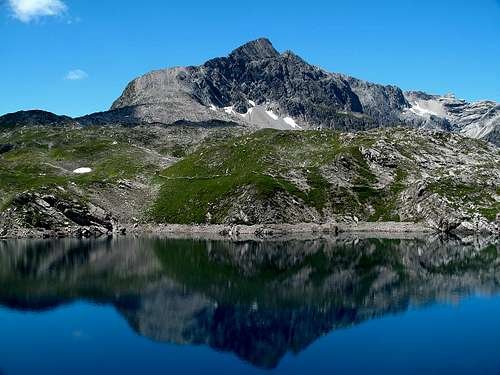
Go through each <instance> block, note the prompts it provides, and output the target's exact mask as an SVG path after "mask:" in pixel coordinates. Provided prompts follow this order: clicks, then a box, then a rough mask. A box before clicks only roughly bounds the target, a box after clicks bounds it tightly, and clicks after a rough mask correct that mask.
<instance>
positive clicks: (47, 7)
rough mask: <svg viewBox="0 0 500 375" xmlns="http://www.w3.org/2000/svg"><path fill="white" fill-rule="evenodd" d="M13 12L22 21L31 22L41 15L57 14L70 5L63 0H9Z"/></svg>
mask: <svg viewBox="0 0 500 375" xmlns="http://www.w3.org/2000/svg"><path fill="white" fill-rule="evenodd" d="M8 4H9V6H10V8H11V10H12V14H13V15H14V17H15V18H17V19H18V20H19V21H21V22H25V23H28V22H31V21H32V20H35V19H38V18H40V17H48V16H57V15H60V14H62V13H64V12H65V11H66V10H67V9H68V7H67V6H66V4H65V3H64V2H62V1H61V0H8Z"/></svg>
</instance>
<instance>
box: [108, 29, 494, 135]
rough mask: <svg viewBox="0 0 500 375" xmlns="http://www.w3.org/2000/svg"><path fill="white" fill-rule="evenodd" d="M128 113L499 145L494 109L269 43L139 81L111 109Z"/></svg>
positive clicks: (150, 119)
mask: <svg viewBox="0 0 500 375" xmlns="http://www.w3.org/2000/svg"><path fill="white" fill-rule="evenodd" d="M256 106H257V108H254V107H256ZM126 108H134V113H135V119H136V120H138V121H145V122H159V123H165V124H170V123H175V122H178V121H194V122H196V121H207V119H214V120H221V121H228V120H229V119H228V117H229V118H230V119H231V120H232V121H235V122H238V123H241V124H253V125H256V126H258V127H274V128H278V129H284V128H287V127H288V128H291V129H297V128H299V127H302V128H316V127H327V128H337V129H341V130H366V129H370V128H374V127H379V126H384V127H385V126H396V125H402V124H404V125H407V126H412V127H426V128H434V129H440V130H447V131H458V132H461V133H462V134H464V135H466V136H469V137H473V138H485V139H487V140H488V141H491V142H493V143H497V144H498V130H496V129H498V127H499V121H500V114H499V113H500V111H499V105H498V104H497V103H495V102H492V101H483V102H478V103H467V102H465V101H463V100H458V99H455V98H454V97H452V96H444V97H441V96H435V95H429V94H426V93H422V92H407V93H403V91H402V90H401V89H400V88H398V87H396V86H383V85H378V84H374V83H370V82H366V81H363V80H359V79H356V78H352V77H349V76H345V75H342V74H336V73H329V72H326V71H324V70H322V69H320V68H318V67H315V66H313V65H310V64H308V63H307V62H305V61H304V60H303V59H301V58H300V57H299V56H297V55H295V54H294V53H293V52H290V51H286V52H284V53H282V54H280V53H279V52H278V51H276V50H275V49H274V47H273V46H272V44H271V42H270V41H269V40H267V39H258V40H255V41H252V42H249V43H247V44H245V45H243V46H242V47H240V48H238V49H236V50H235V51H233V52H232V53H231V54H230V55H229V56H228V57H223V58H216V59H213V60H210V61H208V62H206V63H205V64H203V65H202V66H198V67H184V68H171V69H165V70H159V71H155V72H151V73H148V74H146V75H144V76H142V77H140V78H137V79H135V80H134V81H132V82H131V83H130V84H129V85H128V86H127V88H126V89H125V91H124V93H123V94H122V95H121V96H120V98H118V99H117V100H116V101H115V103H114V104H113V106H112V110H118V109H122V110H123V109H126ZM256 110H260V112H261V113H267V115H268V116H270V117H272V118H273V119H274V120H275V121H276V120H277V119H278V118H279V119H287V120H288V121H285V122H284V124H283V122H281V123H278V122H276V123H275V122H273V121H271V122H270V121H266V119H265V116H255V115H254V116H251V114H252V112H253V111H254V112H255V111H256ZM290 124H297V125H298V126H290Z"/></svg>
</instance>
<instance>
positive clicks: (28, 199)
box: [0, 192, 113, 237]
mask: <svg viewBox="0 0 500 375" xmlns="http://www.w3.org/2000/svg"><path fill="white" fill-rule="evenodd" d="M0 227H2V228H10V229H12V228H15V227H20V228H34V229H35V230H38V231H40V232H44V233H45V234H46V235H47V236H54V235H60V236H67V235H76V236H81V237H88V236H91V235H103V234H107V233H111V232H112V231H113V219H112V218H111V217H110V215H109V214H108V213H106V212H105V211H104V210H103V209H101V208H100V207H97V206H95V205H93V204H91V203H88V204H86V203H81V202H77V201H75V200H70V199H64V198H61V197H57V196H54V195H49V194H39V193H28V192H25V193H20V194H18V195H17V196H16V197H14V199H13V202H12V206H11V207H10V208H9V209H8V210H6V211H5V212H2V213H1V214H0ZM1 235H2V233H0V236H1Z"/></svg>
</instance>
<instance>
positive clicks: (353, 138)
mask: <svg viewBox="0 0 500 375" xmlns="http://www.w3.org/2000/svg"><path fill="white" fill-rule="evenodd" d="M459 149H460V150H461V151H460V152H461V153H459V152H458V150H459ZM447 166H448V168H447ZM450 172H453V175H450V174H449V173H450ZM498 172H499V155H498V151H496V152H495V149H493V148H491V147H490V146H487V145H485V144H483V143H482V142H476V141H471V140H465V139H463V138H460V137H456V136H453V135H449V134H442V133H435V134H433V137H429V134H427V133H418V132H416V131H411V130H408V129H396V130H394V129H392V130H387V131H386V130H378V131H373V132H366V133H357V134H355V135H352V134H341V133H338V132H334V131H301V132H286V131H276V130H262V131H259V132H257V133H253V134H251V135H247V136H242V137H239V138H235V139H231V140H229V141H225V142H219V143H216V144H213V143H212V144H206V145H204V147H202V148H200V149H199V150H198V151H197V152H195V153H193V154H191V155H189V156H187V157H186V158H184V159H183V160H181V161H180V162H178V163H176V164H175V165H173V166H171V167H169V168H167V169H166V170H165V171H163V172H162V173H161V177H162V179H163V184H162V189H161V192H160V195H159V197H158V199H157V201H156V202H155V204H154V206H153V209H152V211H151V212H152V217H153V218H154V219H155V220H156V221H160V222H172V223H203V222H213V223H224V222H235V223H255V222H266V220H267V218H276V217H278V218H281V219H282V220H283V221H286V222H295V221H297V222H300V221H318V220H319V221H326V220H329V219H332V218H334V219H335V218H336V219H339V218H341V217H344V216H351V217H353V216H356V217H357V218H358V219H360V220H368V221H399V220H413V221H419V220H424V219H426V217H425V215H427V214H428V213H425V212H422V213H421V215H419V213H418V212H417V210H415V209H413V208H412V207H409V206H408V202H406V201H405V199H406V198H405V197H404V194H405V193H409V194H410V196H409V197H407V200H408V201H409V202H411V203H414V204H417V200H418V199H415V198H414V197H412V196H411V194H413V190H414V189H415V186H416V185H418V183H422V184H423V189H424V191H423V192H421V193H420V194H421V195H422V196H423V197H426V198H428V199H427V201H428V202H429V204H431V203H432V204H433V205H434V206H433V209H436V210H437V211H440V210H442V209H444V208H450V209H456V210H462V209H463V210H464V212H468V213H469V214H470V215H471V216H473V215H476V214H477V215H481V216H482V217H484V218H485V219H487V220H488V221H492V220H494V219H495V216H496V214H497V213H498V212H499V207H500V206H499V202H498V200H496V199H498V195H499V191H498V188H496V186H498V184H497V183H498V178H499V176H498ZM431 198H432V199H431ZM284 201H286V202H287V203H284ZM438 201H443V202H445V204H444V206H445V207H442V208H440V207H438V206H436V205H437V204H438V203H437V202H438ZM289 202H293V203H292V205H293V206H294V207H292V208H294V209H295V212H290V213H288V210H289V209H290V207H289V206H287V204H289ZM240 211H243V212H240ZM292 211H293V210H292ZM270 212H277V213H276V214H275V215H269V213H270Z"/></svg>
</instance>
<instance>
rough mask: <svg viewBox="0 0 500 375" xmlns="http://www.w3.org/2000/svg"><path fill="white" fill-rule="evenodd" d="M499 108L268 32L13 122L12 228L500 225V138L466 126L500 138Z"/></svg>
mask: <svg viewBox="0 0 500 375" xmlns="http://www.w3.org/2000/svg"><path fill="white" fill-rule="evenodd" d="M499 118H500V117H499V106H498V104H497V103H495V102H491V101H484V102H478V103H467V102H465V101H463V100H459V99H456V98H455V97H454V96H452V95H447V96H442V97H441V96H435V95H429V94H426V93H422V92H403V91H402V90H401V89H399V88H398V87H395V86H383V85H378V84H374V83H370V82H366V81H362V80H359V79H356V78H352V77H348V76H346V75H342V74H336V73H329V72H326V71H324V70H323V69H320V68H318V67H315V66H313V65H310V64H308V63H307V62H305V61H304V60H303V59H301V58H300V57H298V56H297V55H295V54H294V53H292V52H290V51H287V52H284V53H280V52H278V51H277V50H276V49H275V48H274V47H273V46H272V44H271V42H269V41H268V40H267V39H258V40H255V41H252V42H250V43H247V44H245V45H243V46H242V47H240V48H238V49H236V50H235V51H233V52H232V53H230V54H229V56H227V57H222V58H216V59H213V60H210V61H208V62H206V63H205V64H203V65H201V66H190V67H178V68H171V69H164V70H159V71H155V72H151V73H148V74H146V75H144V76H142V77H139V78H137V79H135V80H133V81H132V82H131V83H130V84H129V85H128V86H127V88H126V89H125V91H124V92H123V94H122V95H121V96H120V97H119V98H118V99H117V100H116V101H115V102H114V103H113V105H112V108H111V109H110V110H109V111H106V112H101V113H94V114H90V115H87V116H83V117H80V118H74V119H72V118H69V117H66V116H57V115H54V114H51V113H48V112H43V111H25V112H18V113H14V114H8V115H5V116H3V117H0V237H1V236H14V237H16V236H18V237H19V236H25V235H37V236H48V235H74V234H77V235H81V234H83V233H85V234H88V233H104V232H108V231H109V232H112V231H115V232H116V231H117V230H118V229H119V228H121V227H122V225H133V224H138V223H142V224H145V225H146V224H147V225H149V224H151V225H153V224H154V225H157V224H165V223H167V224H179V223H181V224H221V225H239V224H248V225H253V224H259V225H260V224H263V225H266V224H290V223H292V224H299V223H308V224H311V223H320V224H325V225H329V224H330V223H356V222H358V221H362V222H366V221H368V222H381V221H384V222H387V221H390V222H394V221H404V222H414V223H415V222H417V223H420V224H422V225H425V226H427V227H429V228H432V229H433V230H436V231H444V232H449V231H454V230H457V231H468V232H471V231H472V232H474V231H475V232H480V231H485V232H493V233H498V228H499V225H498V224H499V222H498V221H499V220H500V215H499V213H500V190H499V189H498V186H500V159H499V158H500V154H499V151H498V147H497V146H495V145H492V144H488V143H487V142H483V141H479V140H471V139H470V138H466V136H468V137H472V138H481V139H484V140H487V141H490V142H491V143H496V144H498V135H499V134H500V130H499V126H498V124H499ZM102 125H106V126H102ZM263 128H264V129H263ZM290 130H301V131H290Z"/></svg>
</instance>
